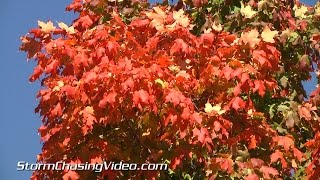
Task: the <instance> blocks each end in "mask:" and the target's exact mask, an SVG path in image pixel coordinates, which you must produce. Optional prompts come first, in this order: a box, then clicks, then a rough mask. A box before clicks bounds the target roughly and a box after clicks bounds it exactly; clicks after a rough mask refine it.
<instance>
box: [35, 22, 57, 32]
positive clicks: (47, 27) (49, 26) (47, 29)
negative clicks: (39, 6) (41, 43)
mask: <svg viewBox="0 0 320 180" xmlns="http://www.w3.org/2000/svg"><path fill="white" fill-rule="evenodd" d="M38 25H39V27H40V28H41V30H42V31H43V32H45V33H50V32H51V31H54V30H55V29H56V27H55V26H53V23H52V22H51V21H48V22H47V23H44V22H42V21H38Z"/></svg>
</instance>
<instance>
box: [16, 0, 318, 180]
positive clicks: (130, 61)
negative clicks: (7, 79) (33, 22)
mask: <svg viewBox="0 0 320 180" xmlns="http://www.w3.org/2000/svg"><path fill="white" fill-rule="evenodd" d="M292 3H293V1H290V0H260V1H259V0H250V1H234V0H226V1H225V0H192V1H190V0H184V1H179V2H177V3H176V4H173V5H172V4H169V3H168V1H164V2H163V3H157V4H155V5H153V6H151V5H150V4H149V3H148V2H146V1H142V0H134V1H127V0H121V1H120V0H119V1H118V0H109V1H107V0H84V1H81V0H74V1H73V2H72V3H71V4H70V5H69V6H68V7H67V10H68V11H74V12H76V13H78V15H79V16H78V18H76V19H75V20H74V21H73V22H72V24H71V25H66V24H65V23H62V22H61V23H58V24H57V25H58V26H57V25H55V24H54V23H53V22H51V21H48V22H42V21H39V23H38V25H39V27H38V28H35V29H32V30H31V31H30V32H29V33H28V34H27V35H26V36H23V37H22V38H21V41H22V45H21V47H20V49H21V50H22V51H25V52H26V53H27V57H28V59H34V60H35V61H36V62H37V65H36V67H35V68H34V71H33V74H32V75H31V76H30V81H31V82H33V81H36V80H41V85H42V87H43V89H41V90H40V91H39V93H38V96H37V97H38V98H39V105H38V107H37V108H36V112H37V113H39V114H40V115H41V117H42V126H41V127H40V128H39V134H40V136H41V140H42V142H43V148H42V152H41V153H40V154H39V155H38V157H37V160H38V162H41V163H55V162H57V161H65V162H68V163H84V162H91V163H101V162H102V161H114V162H120V161H125V162H133V163H148V162H149V163H167V164H169V167H170V170H169V171H103V172H102V173H94V172H91V171H69V172H67V171H44V170H38V171H35V172H34V173H33V175H32V177H31V178H32V179H52V178H58V179H62V178H63V179H69V178H70V179H88V178H93V179H95V178H97V179H104V178H108V179H114V178H115V177H117V178H124V179H125V178H138V179H140V178H147V179H150V178H177V179H190V178H194V179H204V178H211V179H228V178H233V179H245V180H257V179H259V178H263V179H275V178H280V179H287V178H292V177H295V178H297V179H303V178H305V179H315V178H317V177H320V167H319V166H320V163H319V158H320V131H319V130H320V123H319V122H320V118H319V115H320V111H319V107H320V95H319V94H320V87H319V86H317V88H316V89H315V90H314V91H313V92H312V93H311V94H310V96H309V95H308V94H307V93H306V91H305V89H304V87H303V85H302V82H303V81H307V80H310V79H311V74H310V73H311V72H313V71H315V72H316V74H317V77H318V82H319V79H320V78H319V76H320V73H319V72H320V71H319V66H320V61H319V50H320V43H319V42H320V41H319V40H320V32H319V27H320V3H318V4H317V5H315V6H314V7H307V6H305V5H303V4H301V3H299V2H296V3H295V4H292Z"/></svg>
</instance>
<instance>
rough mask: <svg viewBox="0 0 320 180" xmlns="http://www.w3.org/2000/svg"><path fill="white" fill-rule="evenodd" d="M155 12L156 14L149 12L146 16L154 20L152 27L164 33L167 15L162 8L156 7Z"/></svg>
mask: <svg viewBox="0 0 320 180" xmlns="http://www.w3.org/2000/svg"><path fill="white" fill-rule="evenodd" d="M153 10H154V11H155V13H154V12H148V13H146V15H147V17H148V18H149V19H152V21H151V22H150V24H151V26H153V27H155V28H156V29H157V30H158V31H160V32H162V31H164V23H165V19H166V18H167V14H166V13H165V12H164V11H163V10H162V9H161V8H160V7H154V8H153Z"/></svg>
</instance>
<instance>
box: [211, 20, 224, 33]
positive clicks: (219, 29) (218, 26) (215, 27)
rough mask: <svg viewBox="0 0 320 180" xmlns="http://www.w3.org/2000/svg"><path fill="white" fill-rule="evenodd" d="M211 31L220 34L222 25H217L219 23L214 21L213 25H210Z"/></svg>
mask: <svg viewBox="0 0 320 180" xmlns="http://www.w3.org/2000/svg"><path fill="white" fill-rule="evenodd" d="M211 27H212V29H213V30H215V31H217V32H220V31H222V29H223V28H222V25H221V24H220V23H219V22H217V21H214V22H213V23H212V26H211Z"/></svg>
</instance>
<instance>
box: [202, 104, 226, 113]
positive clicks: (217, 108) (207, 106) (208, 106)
mask: <svg viewBox="0 0 320 180" xmlns="http://www.w3.org/2000/svg"><path fill="white" fill-rule="evenodd" d="M204 111H205V112H206V113H211V112H212V111H215V112H216V113H218V114H219V115H221V114H223V113H225V112H226V111H225V110H221V106H220V105H218V104H217V105H215V106H212V105H211V104H210V103H206V104H205V108H204Z"/></svg>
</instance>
